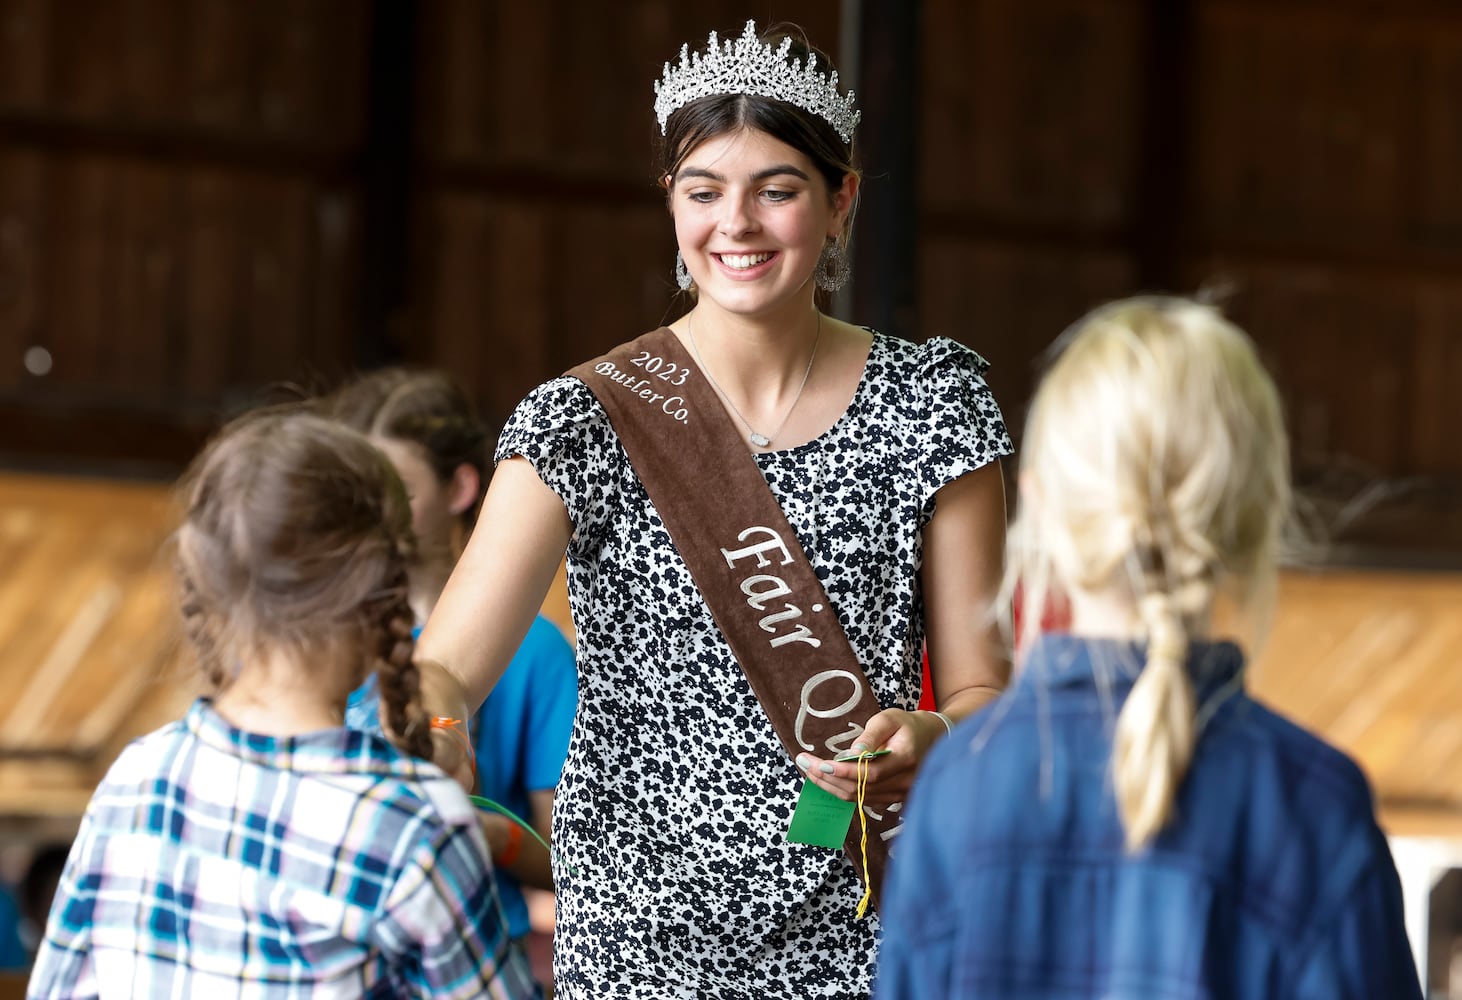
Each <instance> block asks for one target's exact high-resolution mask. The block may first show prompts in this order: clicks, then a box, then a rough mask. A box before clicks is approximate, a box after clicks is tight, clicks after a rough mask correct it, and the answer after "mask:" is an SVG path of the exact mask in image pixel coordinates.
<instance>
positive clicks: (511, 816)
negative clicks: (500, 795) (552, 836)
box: [467, 795, 579, 875]
mask: <svg viewBox="0 0 1462 1000" xmlns="http://www.w3.org/2000/svg"><path fill="white" fill-rule="evenodd" d="M467 797H468V798H469V799H471V800H472V804H473V805H475V806H477V807H478V808H479V809H486V810H488V811H489V812H495V813H498V814H499V815H501V816H504V817H506V818H507V819H508V820H509V821H510V822H513V823H517V824H518V825H519V826H521V827H522V828H523V829H524V830H527V831H528V832H529V833H531V834H532V835H533V839H534V840H536V841H538V842H539V843H540V844H542V845H543V849H544V850H545V851H547V852H548V856H549V857H550V858H552V859H553V860H555V861H557V862H558V863H559V864H561V865H563V866H564V870H565V871H567V872H568V873H569V874H570V875H577V874H579V873H578V871H577V870H575V868H574V866H573V865H571V864H569V863H568V862H567V861H565V860H564V858H563V855H562V854H560V853H558V852H557V851H555V850H554V849H553V848H552V847H550V846H548V841H546V840H544V839H543V837H542V836H541V835H540V834H539V833H538V831H537V830H535V829H533V825H532V824H531V823H529V822H528V821H527V820H525V819H523V817H521V816H519V815H518V814H517V813H515V812H513V810H511V809H509V808H508V807H507V806H505V805H503V804H502V803H500V802H494V801H493V800H492V799H485V798H483V797H482V796H481V795H469V796H467Z"/></svg>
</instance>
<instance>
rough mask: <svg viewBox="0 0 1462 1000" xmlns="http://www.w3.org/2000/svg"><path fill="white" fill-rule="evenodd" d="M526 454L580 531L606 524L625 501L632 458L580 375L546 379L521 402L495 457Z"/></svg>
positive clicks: (498, 445) (505, 431) (514, 412)
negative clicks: (616, 508) (629, 458)
mask: <svg viewBox="0 0 1462 1000" xmlns="http://www.w3.org/2000/svg"><path fill="white" fill-rule="evenodd" d="M514 457H522V458H525V459H527V460H528V462H529V464H531V465H532V466H533V469H534V471H536V472H537V473H538V478H539V479H541V480H543V482H544V483H545V484H546V485H547V486H548V487H549V489H551V490H553V491H554V492H555V493H557V494H558V496H559V499H560V500H562V501H563V505H564V508H565V509H566V510H567V511H568V513H569V518H570V520H571V521H572V522H573V525H574V531H575V533H576V534H579V535H583V534H585V533H592V532H593V531H594V529H596V528H597V527H599V526H602V525H603V524H604V523H605V520H606V518H607V517H608V516H609V515H610V513H611V511H612V509H613V508H614V507H615V506H617V505H618V504H619V503H620V499H619V497H620V492H621V490H622V489H623V487H624V482H623V480H624V476H625V472H626V469H627V459H626V457H625V454H624V449H623V448H622V447H621V446H620V444H619V439H618V438H617V437H616V436H615V433H614V428H613V426H612V425H611V424H610V422H609V417H608V415H607V414H606V413H605V412H604V409H603V407H601V406H600V405H599V401H598V400H597V399H595V398H594V393H593V392H591V391H590V389H589V387H588V386H586V385H584V383H582V382H580V381H579V380H578V379H576V378H572V377H570V376H567V375H565V376H561V377H559V378H556V379H552V380H550V381H548V382H545V383H543V384H542V385H540V386H539V387H538V388H536V389H534V390H533V391H532V392H530V393H529V394H528V395H527V396H526V397H524V399H523V401H522V402H521V403H519V404H518V406H517V408H516V409H515V410H514V411H513V414H512V416H511V417H509V418H508V422H507V424H506V425H505V426H504V427H503V432H502V434H501V435H500V436H499V438H498V443H497V450H496V452H495V454H494V460H495V461H497V462H502V461H504V460H505V459H509V458H514Z"/></svg>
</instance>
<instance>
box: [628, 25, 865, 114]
mask: <svg viewBox="0 0 1462 1000" xmlns="http://www.w3.org/2000/svg"><path fill="white" fill-rule="evenodd" d="M791 48H792V39H790V38H784V39H782V43H781V45H780V46H778V47H777V48H776V49H773V48H772V47H771V46H770V45H765V44H763V43H762V40H761V39H760V38H758V37H757V34H756V22H755V21H747V22H746V29H745V30H744V31H742V32H741V37H740V38H738V39H736V41H734V42H731V41H725V42H723V41H721V40H720V39H719V38H718V37H717V35H716V33H715V32H714V31H713V32H711V37H710V39H709V42H708V44H707V46H706V51H705V52H704V53H700V52H692V51H690V46H689V45H682V46H681V47H680V65H678V66H676V67H675V68H674V69H671V68H670V64H669V63H668V62H667V63H666V64H665V76H664V78H663V79H661V80H660V81H658V82H657V83H656V84H655V116H656V117H657V118H659V119H660V134H661V135H664V134H665V122H666V121H667V120H668V119H669V118H670V116H671V115H672V114H673V113H675V112H676V111H677V110H679V109H680V108H683V107H685V106H686V105H687V104H689V103H690V102H691V101H696V100H699V99H700V98H702V97H711V96H714V95H718V94H754V95H756V96H757V97H772V98H775V99H777V100H779V101H786V102H787V103H788V104H795V105H797V107H799V108H801V109H802V110H803V111H806V112H809V113H810V114H814V115H817V116H818V117H819V118H821V119H823V120H824V121H826V122H827V123H828V124H829V125H831V126H832V127H833V131H835V132H837V134H838V135H839V136H840V137H841V138H842V140H843V142H845V143H846V142H852V141H853V130H854V129H855V128H857V127H858V122H859V121H860V120H861V119H862V117H863V113H862V112H861V111H855V110H854V109H853V92H852V91H851V90H850V91H848V95H847V96H846V97H844V96H842V95H841V94H839V93H838V74H837V71H836V70H834V71H832V72H831V73H819V72H818V71H817V56H816V55H815V54H813V53H809V54H808V56H807V62H806V64H805V65H804V64H803V62H802V61H801V60H800V59H791V58H788V53H789V52H790V50H791Z"/></svg>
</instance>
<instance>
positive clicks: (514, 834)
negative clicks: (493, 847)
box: [492, 820, 523, 868]
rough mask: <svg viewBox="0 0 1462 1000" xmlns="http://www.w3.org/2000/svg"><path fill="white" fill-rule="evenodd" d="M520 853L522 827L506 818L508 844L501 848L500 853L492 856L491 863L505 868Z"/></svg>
mask: <svg viewBox="0 0 1462 1000" xmlns="http://www.w3.org/2000/svg"><path fill="white" fill-rule="evenodd" d="M522 853H523V828H522V827H521V826H519V825H518V824H517V823H514V822H513V821H512V820H508V844H507V846H506V847H504V848H503V849H502V851H501V853H498V854H494V855H493V856H492V863H493V864H495V865H497V866H498V867H499V868H507V867H509V866H510V865H512V863H513V862H514V861H517V860H518V855H519V854H522Z"/></svg>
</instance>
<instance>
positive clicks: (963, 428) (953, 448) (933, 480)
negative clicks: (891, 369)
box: [918, 337, 1015, 521]
mask: <svg viewBox="0 0 1462 1000" xmlns="http://www.w3.org/2000/svg"><path fill="white" fill-rule="evenodd" d="M921 361H922V364H921V365H920V366H919V374H918V379H919V386H920V389H921V390H922V397H923V402H924V413H923V414H922V417H923V424H924V430H923V434H922V436H921V441H920V456H919V458H920V461H919V470H920V473H921V476H922V478H923V495H924V519H925V520H926V521H927V520H928V518H929V517H931V516H933V513H934V494H935V493H937V492H938V491H939V489H940V488H941V487H943V486H945V485H946V484H948V483H951V482H953V481H954V480H956V479H958V478H959V477H960V476H963V475H964V474H965V473H967V472H973V471H974V470H976V469H978V468H981V467H983V466H986V465H989V464H990V463H991V462H994V461H997V460H999V459H1000V458H1002V457H1004V456H1006V455H1009V454H1011V452H1013V451H1014V450H1015V449H1014V446H1013V445H1012V444H1011V441H1010V434H1009V432H1008V431H1007V430H1006V428H1005V418H1004V417H1003V416H1002V415H1001V413H1000V406H999V405H998V404H997V403H996V402H995V397H994V395H993V394H992V393H991V392H990V387H989V386H988V385H987V384H986V383H985V372H986V371H987V370H989V368H990V364H989V362H987V361H986V360H985V359H984V358H982V357H980V355H979V354H977V353H975V352H974V351H973V350H971V349H970V348H968V347H966V346H964V345H963V344H960V343H958V342H956V341H953V340H950V339H949V338H948V337H935V338H933V339H932V340H930V341H929V342H928V343H926V344H924V345H923V357H922V359H921Z"/></svg>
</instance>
